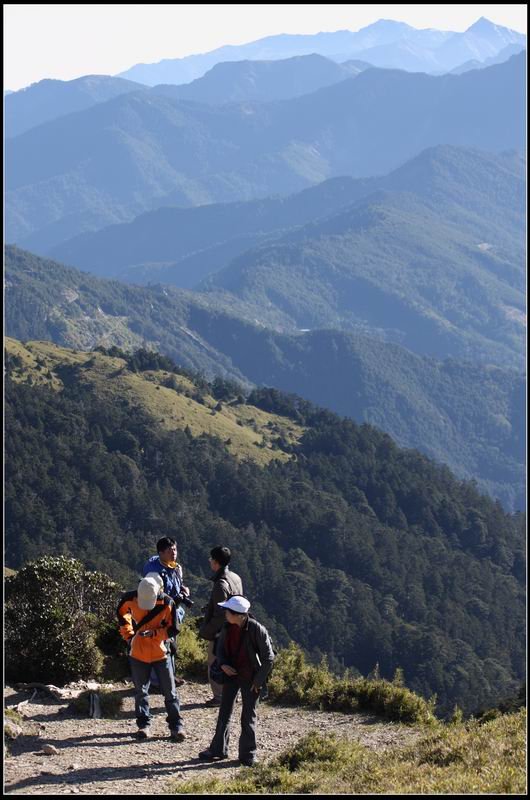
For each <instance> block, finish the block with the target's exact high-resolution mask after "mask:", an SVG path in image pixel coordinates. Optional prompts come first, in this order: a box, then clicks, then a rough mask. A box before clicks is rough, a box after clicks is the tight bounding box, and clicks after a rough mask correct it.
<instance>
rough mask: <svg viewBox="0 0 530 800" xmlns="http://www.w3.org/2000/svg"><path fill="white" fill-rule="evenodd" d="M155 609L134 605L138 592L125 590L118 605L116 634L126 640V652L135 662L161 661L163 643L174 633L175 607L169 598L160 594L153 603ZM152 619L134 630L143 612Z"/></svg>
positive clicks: (175, 623) (175, 631)
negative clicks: (128, 651)
mask: <svg viewBox="0 0 530 800" xmlns="http://www.w3.org/2000/svg"><path fill="white" fill-rule="evenodd" d="M155 609H157V611H156V612H155V611H154V610H153V612H151V611H146V610H145V609H143V608H140V606H139V605H138V593H137V592H127V593H126V594H124V595H123V597H122V598H121V600H120V602H119V605H118V610H117V613H118V623H119V626H120V633H121V635H122V636H123V638H124V639H125V641H126V642H130V645H131V649H130V653H129V655H131V656H132V657H133V658H137V659H138V661H147V662H151V661H162V660H163V659H165V658H166V656H167V653H168V651H167V649H166V645H165V642H166V640H167V639H169V638H171V637H172V636H175V635H176V634H177V633H178V622H177V607H176V605H175V603H174V602H173V600H172V599H171V597H169V595H167V594H162V595H160V596H159V597H158V599H157V601H156V605H155ZM148 614H149V615H151V616H152V618H151V619H150V620H149V622H147V623H146V624H145V625H142V626H141V628H140V630H139V631H138V633H137V632H136V631H137V629H138V626H139V625H140V623H141V622H142V619H144V618H145V617H146V616H147V615H148ZM146 631H152V632H153V633H152V635H150V636H141V635H140V634H141V633H144V632H146Z"/></svg>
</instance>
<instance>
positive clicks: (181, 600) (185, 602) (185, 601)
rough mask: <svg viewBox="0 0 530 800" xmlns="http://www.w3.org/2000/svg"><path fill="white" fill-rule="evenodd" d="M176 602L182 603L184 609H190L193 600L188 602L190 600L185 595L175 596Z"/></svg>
mask: <svg viewBox="0 0 530 800" xmlns="http://www.w3.org/2000/svg"><path fill="white" fill-rule="evenodd" d="M177 600H178V602H179V603H182V604H183V605H185V606H186V608H191V607H192V605H193V600H190V598H189V597H188V596H187V595H185V594H179V595H177Z"/></svg>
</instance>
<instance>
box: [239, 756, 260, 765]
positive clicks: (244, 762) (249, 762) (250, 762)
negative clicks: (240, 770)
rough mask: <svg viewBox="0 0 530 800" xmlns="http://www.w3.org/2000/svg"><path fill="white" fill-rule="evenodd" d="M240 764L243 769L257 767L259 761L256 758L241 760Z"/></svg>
mask: <svg viewBox="0 0 530 800" xmlns="http://www.w3.org/2000/svg"><path fill="white" fill-rule="evenodd" d="M239 763H240V764H241V766H242V767H255V766H256V764H257V763H258V761H257V759H256V758H240V759H239Z"/></svg>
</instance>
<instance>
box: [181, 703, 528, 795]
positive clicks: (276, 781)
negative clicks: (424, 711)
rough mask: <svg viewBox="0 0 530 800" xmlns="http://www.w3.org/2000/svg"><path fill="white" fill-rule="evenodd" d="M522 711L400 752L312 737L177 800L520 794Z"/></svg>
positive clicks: (436, 734) (186, 788)
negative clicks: (194, 799)
mask: <svg viewBox="0 0 530 800" xmlns="http://www.w3.org/2000/svg"><path fill="white" fill-rule="evenodd" d="M525 730H526V711H525V710H522V711H520V712H518V713H517V714H510V715H507V716H504V717H501V718H500V719H498V720H494V721H492V722H488V723H486V724H485V725H481V724H480V723H479V722H477V721H476V720H474V721H472V722H469V723H466V724H456V725H439V726H437V728H436V729H435V730H434V731H433V732H431V733H428V734H427V735H424V736H423V737H422V738H421V739H420V741H419V742H416V743H415V744H414V745H410V746H409V747H407V748H406V749H402V750H400V749H394V750H392V751H383V752H373V751H372V750H370V749H368V748H367V747H364V746H363V745H360V744H358V743H357V742H353V741H348V740H342V739H338V738H336V737H334V736H321V735H319V734H318V733H312V734H309V735H308V736H306V737H304V738H303V739H301V740H300V741H299V742H298V743H297V744H296V745H295V746H294V747H292V748H290V749H289V750H286V751H285V752H284V753H282V754H281V755H280V756H279V757H278V758H277V759H275V761H273V762H272V763H271V764H270V765H269V766H258V767H257V768H255V769H253V770H252V771H247V770H245V771H244V772H241V773H240V774H239V775H238V776H237V777H235V778H232V779H231V780H228V781H227V780H219V779H214V780H211V781H200V780H196V781H189V782H186V783H184V782H182V781H180V782H179V783H178V788H177V787H175V789H174V791H175V793H176V794H197V795H200V794H388V795H393V794H456V795H458V794H521V795H524V794H526V770H525V742H526V737H525Z"/></svg>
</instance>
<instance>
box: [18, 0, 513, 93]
mask: <svg viewBox="0 0 530 800" xmlns="http://www.w3.org/2000/svg"><path fill="white" fill-rule="evenodd" d="M3 10H4V89H11V90H16V89H20V88H22V87H23V86H28V85H29V84H30V83H34V82H35V81H40V80H42V79H43V78H60V79H61V80H71V79H72V78H78V77H80V76H81V75H88V74H102V75H115V74H116V73H118V72H123V71H124V70H126V69H128V68H129V67H132V66H133V65H134V64H137V63H140V62H143V63H151V62H156V61H160V60H161V59H163V58H179V57H182V56H186V55H191V54H192V53H204V52H207V51H209V50H214V49H215V48H217V47H221V46H222V45H224V44H244V43H245V42H251V41H254V40H255V39H261V38H262V37H263V36H270V35H272V34H277V33H318V32H319V31H336V30H344V29H348V30H351V31H357V30H359V28H362V27H364V26H365V25H369V24H370V23H371V22H375V21H376V20H378V19H395V20H400V21H402V22H407V23H408V24H409V25H413V26H414V27H415V28H439V29H440V30H452V31H463V30H465V29H466V28H468V27H469V26H470V25H472V24H473V22H475V21H476V20H477V19H478V18H479V17H481V16H483V17H487V19H489V20H491V21H492V22H494V23H496V24H498V25H504V26H506V27H508V28H512V29H514V30H516V31H519V32H521V33H526V4H525V3H516V4H509V5H484V4H472V5H459V4H456V3H453V4H449V5H395V4H390V5H374V4H368V5H353V4H341V5H323V4H307V5H302V4H292V5H291V4H288V5H282V4H254V5H232V4H228V5H210V4H208V3H204V4H199V5H188V4H170V5H147V4H143V3H140V4H132V5H114V4H110V5H103V4H99V3H97V4H74V5H55V4H53V5H34V4H22V5H15V4H13V3H7V4H4V6H3Z"/></svg>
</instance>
